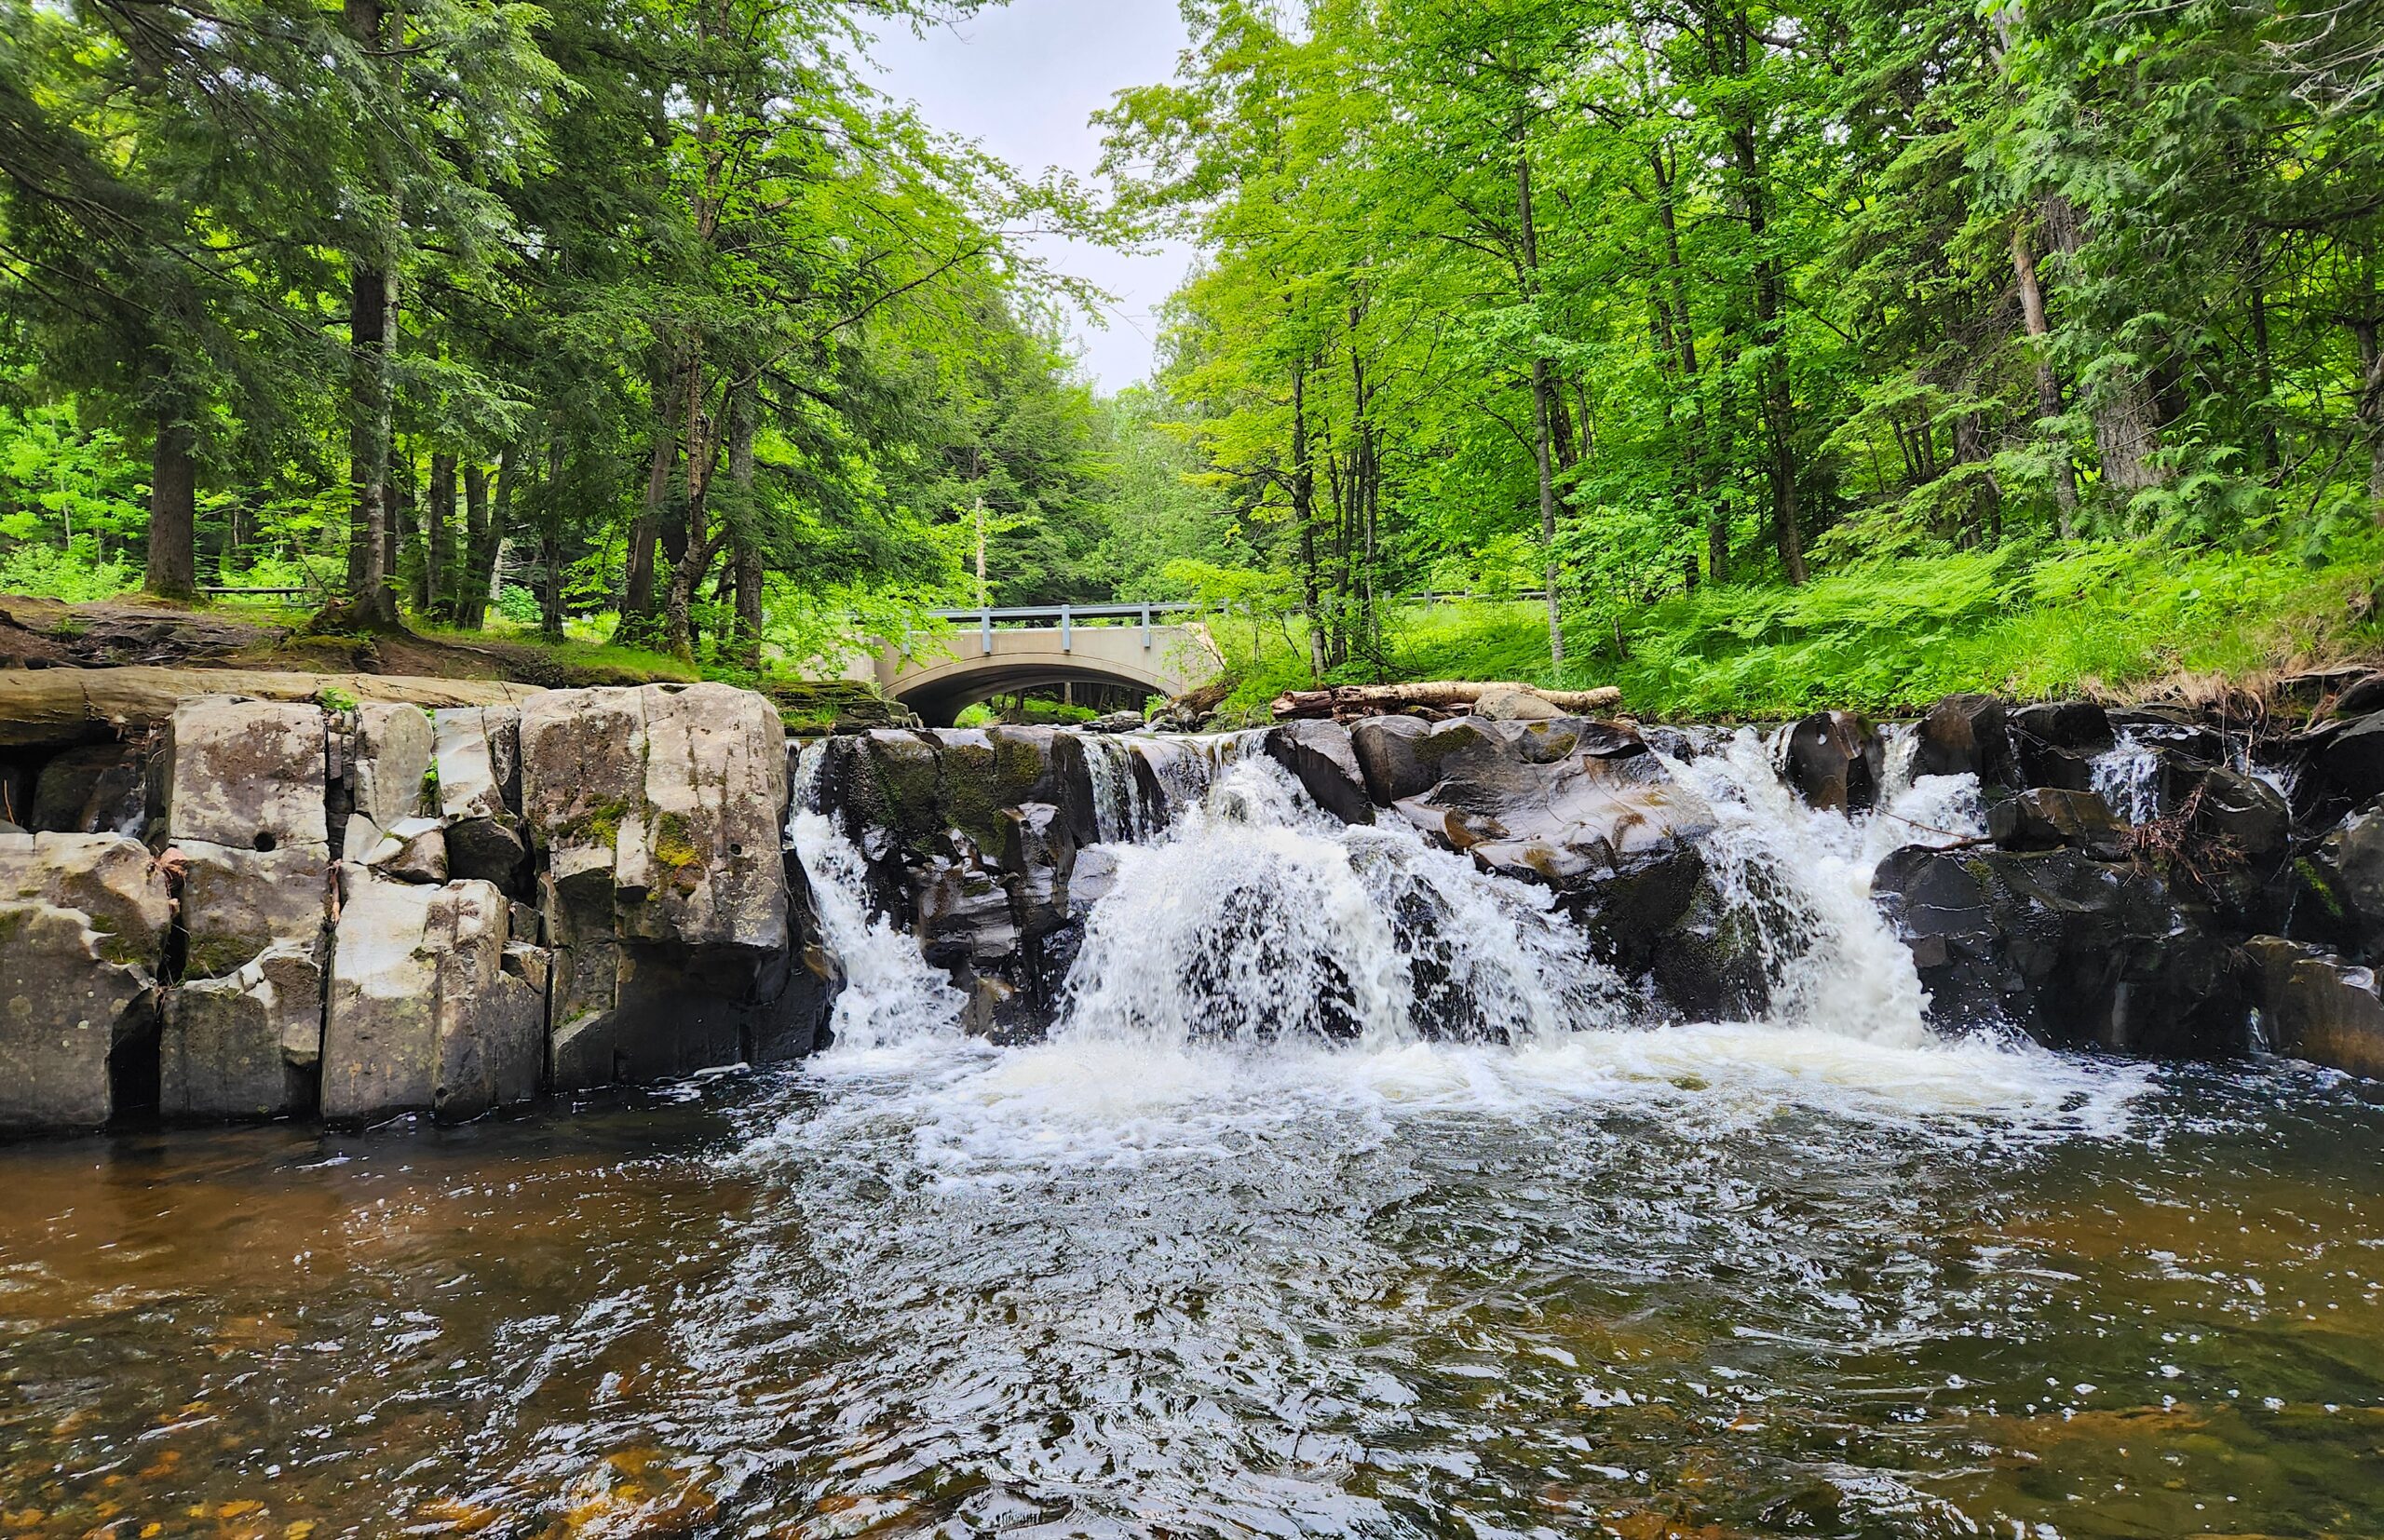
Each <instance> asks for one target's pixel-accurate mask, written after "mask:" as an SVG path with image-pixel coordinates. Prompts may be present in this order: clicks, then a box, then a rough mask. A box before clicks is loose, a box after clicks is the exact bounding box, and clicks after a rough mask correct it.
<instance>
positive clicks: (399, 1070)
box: [322, 864, 547, 1123]
mask: <svg viewBox="0 0 2384 1540" xmlns="http://www.w3.org/2000/svg"><path fill="white" fill-rule="evenodd" d="M340 890H341V907H340V918H339V926H338V931H337V935H336V939H335V940H334V943H333V947H332V979H331V989H330V993H329V998H328V1003H327V1006H326V1009H325V1013H324V1027H323V1051H322V1111H323V1115H324V1116H325V1117H326V1118H328V1119H331V1120H332V1121H335V1122H343V1123H373V1122H377V1121H380V1120H381V1119H384V1118H387V1117H391V1116H395V1115H397V1114H401V1113H408V1112H428V1113H433V1114H436V1115H437V1116H439V1117H440V1118H441V1119H442V1120H450V1121H453V1120H460V1119H464V1118H470V1117H476V1116H478V1115H480V1114H481V1113H483V1112H486V1111H488V1110H490V1109H491V1108H492V1107H495V1106H501V1105H505V1104H508V1103H510V1102H515V1101H527V1100H528V1099H530V1098H531V1097H533V1096H535V1095H536V1094H537V1090H538V1085H539V1078H540V1072H541V1070H542V1069H543V1067H544V1065H545V1061H546V1057H547V1038H546V1016H545V1009H544V992H543V990H542V989H541V988H540V984H541V983H542V982H543V980H542V979H539V978H538V977H537V975H538V974H539V973H541V972H543V966H544V963H545V958H544V957H543V956H542V955H540V954H539V953H538V951H537V949H535V948H517V947H515V946H514V945H513V944H512V943H511V938H510V936H509V935H508V923H509V917H510V911H509V907H508V903H507V901H506V898H505V896H504V895H503V894H501V893H499V892H498V891H497V890H496V889H495V888H494V887H493V886H491V885H489V884H486V883H452V884H449V885H446V886H443V887H426V886H420V885H414V884H411V883H396V882H389V881H386V880H384V879H382V878H380V877H377V876H375V875H374V874H373V873H372V872H371V871H368V870H366V869H365V868H363V867H360V866H356V865H353V864H350V865H347V866H344V867H342V868H341V875H340Z"/></svg>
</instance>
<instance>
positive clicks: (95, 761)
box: [25, 742, 149, 839]
mask: <svg viewBox="0 0 2384 1540" xmlns="http://www.w3.org/2000/svg"><path fill="white" fill-rule="evenodd" d="M148 777H149V766H148V751H147V750H146V749H145V748H144V747H143V746H142V744H140V743H138V742H133V743H93V744H86V745H83V746H82V747H80V748H75V749H67V750H61V751H60V752H59V753H58V754H57V755H55V756H54V757H53V758H51V760H50V761H49V763H47V764H45V765H43V766H42V767H41V776H40V778H39V779H38V780H36V781H35V782H34V794H33V805H32V810H31V812H30V815H29V816H28V817H27V818H26V820H25V822H26V827H28V828H30V829H33V830H34V831H39V832H44V833H57V834H126V835H129V836H131V837H132V838H134V839H140V838H141V837H142V835H144V834H145V833H147V832H148V827H149V784H148Z"/></svg>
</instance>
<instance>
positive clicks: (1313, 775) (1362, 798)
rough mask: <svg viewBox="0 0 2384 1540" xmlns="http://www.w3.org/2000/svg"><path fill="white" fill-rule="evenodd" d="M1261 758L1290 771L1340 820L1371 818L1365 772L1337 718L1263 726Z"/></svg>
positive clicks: (1367, 821)
mask: <svg viewBox="0 0 2384 1540" xmlns="http://www.w3.org/2000/svg"><path fill="white" fill-rule="evenodd" d="M1266 751H1267V758H1268V759H1271V760H1273V761H1274V762H1275V763H1278V764H1280V765H1281V766H1282V767H1283V768H1284V769H1286V770H1288V771H1290V772H1291V774H1292V778H1293V779H1294V780H1296V781H1298V782H1299V783H1300V789H1301V790H1304V791H1306V792H1307V795H1308V800H1309V801H1311V802H1313V803H1315V804H1316V805H1317V806H1319V807H1321V808H1322V809H1324V810H1325V811H1326V812H1327V813H1330V814H1332V815H1333V816H1334V817H1336V818H1339V819H1340V820H1341V821H1342V822H1343V823H1365V824H1370V823H1372V822H1374V821H1375V807H1374V803H1373V802H1372V801H1371V800H1369V798H1368V796H1367V788H1366V778H1365V774H1364V772H1363V771H1362V770H1361V768H1360V767H1359V763H1358V756H1357V752H1356V750H1354V749H1353V748H1352V746H1351V743H1350V734H1349V729H1348V728H1347V727H1344V726H1342V725H1341V724H1340V723H1337V722H1330V721H1306V722H1287V723H1282V724H1281V725H1280V726H1277V727H1270V728H1268V729H1267V737H1266Z"/></svg>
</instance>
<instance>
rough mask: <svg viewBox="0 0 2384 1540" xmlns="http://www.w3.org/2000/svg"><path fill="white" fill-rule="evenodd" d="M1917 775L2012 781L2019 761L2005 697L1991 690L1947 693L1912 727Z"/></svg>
mask: <svg viewBox="0 0 2384 1540" xmlns="http://www.w3.org/2000/svg"><path fill="white" fill-rule="evenodd" d="M1913 732H1914V735H1915V736H1916V737H1917V739H1918V742H1917V744H1916V745H1915V747H1914V750H1913V759H1912V770H1913V774H1914V775H1917V776H1962V775H1971V776H1976V777H1978V778H1979V782H1980V784H1982V785H1990V786H2014V785H2017V784H2018V783H2019V765H2018V763H2017V762H2016V759H2015V757H2014V756H2013V754H2012V736H2011V732H2010V729H2009V726H2008V724H2007V723H2006V721H2005V718H2004V710H2003V702H2002V701H2000V700H1998V699H1997V698H1996V697H1995V696H1974V695H1961V696H1946V697H1945V698H1944V699H1943V700H1941V701H1939V702H1938V703H1937V704H1936V705H1934V706H1931V707H1930V709H1929V710H1928V711H1927V713H1926V714H1924V715H1923V716H1922V717H1921V719H1920V722H1919V723H1918V724H1917V726H1916V727H1915V728H1914V729H1913Z"/></svg>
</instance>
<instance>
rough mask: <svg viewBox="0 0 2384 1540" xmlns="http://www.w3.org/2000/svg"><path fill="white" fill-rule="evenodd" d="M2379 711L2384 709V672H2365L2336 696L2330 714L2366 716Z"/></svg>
mask: <svg viewBox="0 0 2384 1540" xmlns="http://www.w3.org/2000/svg"><path fill="white" fill-rule="evenodd" d="M2377 711H2384V673H2375V674H2364V675H2362V676H2361V677H2360V678H2358V679H2356V680H2354V681H2352V682H2350V684H2349V685H2348V686H2347V687H2345V689H2344V690H2343V693H2342V694H2341V695H2339V696H2336V697H2335V702H2334V706H2333V707H2332V709H2330V711H2329V713H2328V714H2330V715H2333V716H2337V717H2364V716H2367V715H2370V714H2371V713H2374V712H2377Z"/></svg>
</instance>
